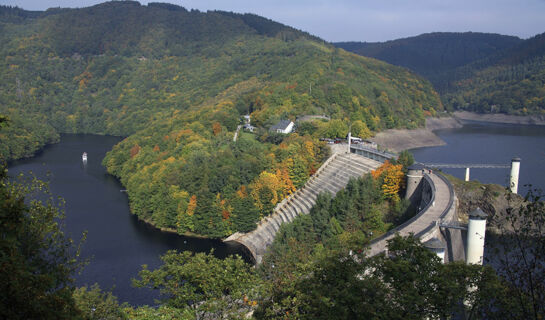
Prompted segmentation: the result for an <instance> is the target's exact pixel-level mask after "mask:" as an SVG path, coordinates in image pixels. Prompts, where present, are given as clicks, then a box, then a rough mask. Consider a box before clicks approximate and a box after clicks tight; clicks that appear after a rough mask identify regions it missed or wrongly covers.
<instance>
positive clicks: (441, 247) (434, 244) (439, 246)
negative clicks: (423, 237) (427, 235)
mask: <svg viewBox="0 0 545 320" xmlns="http://www.w3.org/2000/svg"><path fill="white" fill-rule="evenodd" d="M423 245H424V247H425V248H427V249H429V250H430V251H431V252H433V253H435V254H436V255H437V256H438V257H439V259H441V263H445V244H444V243H443V241H441V240H439V239H437V238H431V239H430V240H428V241H426V242H424V244H423Z"/></svg>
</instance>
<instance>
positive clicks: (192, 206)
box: [185, 195, 197, 216]
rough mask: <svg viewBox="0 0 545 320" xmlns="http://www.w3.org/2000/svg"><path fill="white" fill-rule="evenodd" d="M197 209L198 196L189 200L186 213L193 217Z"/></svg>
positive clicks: (193, 196)
mask: <svg viewBox="0 0 545 320" xmlns="http://www.w3.org/2000/svg"><path fill="white" fill-rule="evenodd" d="M196 208H197V196H196V195H192V196H191V198H190V199H189V203H188V204H187V210H186V211H185V212H186V213H187V215H188V216H192V215H193V214H194V213H195V209H196Z"/></svg>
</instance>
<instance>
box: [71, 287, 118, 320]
mask: <svg viewBox="0 0 545 320" xmlns="http://www.w3.org/2000/svg"><path fill="white" fill-rule="evenodd" d="M74 300H75V301H76V306H77V308H78V310H80V311H81V314H82V317H83V318H84V319H87V320H95V319H96V320H99V319H108V320H110V319H111V320H114V319H128V317H127V315H126V314H125V313H124V312H123V311H122V310H121V307H120V306H119V303H118V301H117V297H116V296H114V295H113V294H112V293H111V292H103V291H102V290H100V287H99V285H98V284H97V283H95V284H94V285H92V286H91V288H88V287H81V288H77V289H76V290H75V291H74Z"/></svg>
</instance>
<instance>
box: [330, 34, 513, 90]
mask: <svg viewBox="0 0 545 320" xmlns="http://www.w3.org/2000/svg"><path fill="white" fill-rule="evenodd" d="M522 41H523V40H521V39H519V38H517V37H512V36H504V35H499V34H491V33H478V32H464V33H455V32H435V33H426V34H421V35H419V36H416V37H409V38H403V39H397V40H392V41H386V42H339V43H335V46H337V47H339V48H343V49H345V50H348V51H352V52H355V53H357V54H360V55H362V56H366V57H372V58H376V59H379V60H383V61H386V62H388V63H391V64H394V65H397V66H401V67H405V68H409V69H411V70H413V71H414V72H416V73H418V74H420V75H422V76H424V77H426V78H427V79H428V80H430V81H431V82H432V83H433V85H434V86H435V88H436V89H437V90H439V91H442V90H444V89H446V87H447V85H448V83H449V82H450V80H452V78H451V77H450V75H451V74H452V72H453V71H454V70H455V69H456V68H458V67H461V66H465V65H467V64H470V63H472V62H474V61H477V60H481V59H484V58H486V57H488V56H489V55H491V54H494V53H496V52H498V51H499V50H502V49H505V48H510V47H513V46H514V45H517V44H519V43H521V42H522Z"/></svg>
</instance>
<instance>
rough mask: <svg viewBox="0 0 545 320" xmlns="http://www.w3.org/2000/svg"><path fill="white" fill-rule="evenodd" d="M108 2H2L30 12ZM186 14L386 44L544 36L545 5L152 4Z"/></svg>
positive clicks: (442, 0)
mask: <svg viewBox="0 0 545 320" xmlns="http://www.w3.org/2000/svg"><path fill="white" fill-rule="evenodd" d="M104 1H105V0H0V4H2V5H11V6H18V7H20V8H23V9H27V10H45V9H47V8H50V7H72V8H74V7H87V6H91V5H94V4H97V3H101V2H104ZM148 2H170V3H174V4H177V5H181V6H183V7H185V8H187V9H198V10H200V11H207V10H225V11H233V12H239V13H255V14H258V15H260V16H264V17H267V18H269V19H272V20H275V21H278V22H281V23H284V24H286V25H289V26H291V27H294V28H297V29H300V30H303V31H307V32H309V33H311V34H313V35H316V36H318V37H320V38H322V39H324V40H327V41H332V42H336V41H367V42H375V41H387V40H393V39H399V38H405V37H410V36H416V35H419V34H422V33H427V32H440V31H442V32H466V31H473V32H490V33H500V34H505V35H514V36H518V37H521V38H524V39H526V38H529V37H532V36H534V35H536V34H539V33H543V32H545V0H230V1H227V0H154V1H143V0H141V1H140V3H142V4H147V3H148Z"/></svg>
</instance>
